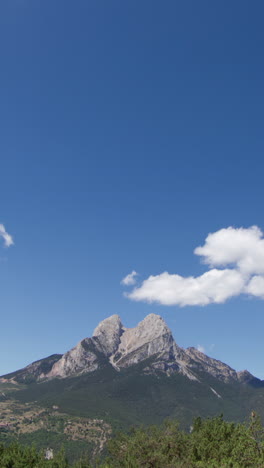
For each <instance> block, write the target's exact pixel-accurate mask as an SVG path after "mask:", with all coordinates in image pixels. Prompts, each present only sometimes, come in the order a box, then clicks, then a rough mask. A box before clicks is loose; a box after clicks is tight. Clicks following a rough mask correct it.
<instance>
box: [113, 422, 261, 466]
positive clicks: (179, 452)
mask: <svg viewBox="0 0 264 468" xmlns="http://www.w3.org/2000/svg"><path fill="white" fill-rule="evenodd" d="M263 441H264V437H263V428H262V426H261V423H260V419H259V418H258V417H257V416H255V418H254V419H252V420H251V423H250V425H246V424H241V423H239V424H235V423H230V422H227V421H224V420H223V417H222V416H219V417H215V418H212V419H206V420H202V419H201V418H197V419H196V420H195V421H194V425H193V430H192V432H191V433H190V434H187V433H184V432H182V431H180V430H179V427H178V424H176V423H174V422H167V423H166V424H164V425H163V426H161V427H155V426H154V427H151V428H148V429H142V428H141V429H136V430H133V431H131V432H130V434H128V435H126V434H120V435H119V436H118V437H117V438H116V439H114V440H112V441H110V442H109V452H110V458H109V460H108V465H106V466H108V467H109V468H121V467H124V468H143V467H146V468H152V467H153V468H174V467H175V468H176V467H178V468H199V467H200V468H203V467H208V468H231V467H232V468H250V467H251V468H261V467H262V468H263V467H264V447H263Z"/></svg>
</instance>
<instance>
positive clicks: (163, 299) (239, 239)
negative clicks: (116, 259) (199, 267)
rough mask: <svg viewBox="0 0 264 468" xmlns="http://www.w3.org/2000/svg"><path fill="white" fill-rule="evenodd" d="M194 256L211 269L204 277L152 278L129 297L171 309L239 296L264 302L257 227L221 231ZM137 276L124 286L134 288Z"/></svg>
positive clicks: (262, 240) (263, 241)
mask: <svg viewBox="0 0 264 468" xmlns="http://www.w3.org/2000/svg"><path fill="white" fill-rule="evenodd" d="M194 253H195V254H196V255H199V256H201V257H202V259H203V263H205V264H207V265H209V268H210V269H209V270H208V271H207V272H205V273H204V274H202V275H201V276H197V277H193V276H189V277H183V276H180V275H178V274H170V273H168V272H163V273H161V274H159V275H156V276H152V275H151V276H149V277H148V278H147V279H146V280H144V281H143V282H142V284H141V285H140V286H138V287H135V288H134V289H133V290H132V291H131V292H130V293H126V296H127V297H128V298H130V299H132V300H134V301H145V302H149V303H153V302H156V303H158V304H162V305H168V306H169V305H170V306H171V305H179V306H188V305H189V306H193V305H198V306H204V305H208V304H213V303H215V304H219V303H224V302H225V301H226V300H228V299H229V298H231V297H234V296H238V295H240V294H249V295H252V296H256V297H259V298H261V299H264V237H263V232H262V231H261V229H259V228H258V227H257V226H252V227H249V228H234V227H228V228H225V229H220V230H219V231H216V232H214V233H211V234H209V235H208V236H207V238H206V240H205V243H204V245H203V246H200V247H197V248H196V249H195V250H194ZM134 274H136V272H132V273H131V274H130V275H128V276H127V277H126V278H124V280H123V281H122V283H123V284H126V285H133V284H135V280H134Z"/></svg>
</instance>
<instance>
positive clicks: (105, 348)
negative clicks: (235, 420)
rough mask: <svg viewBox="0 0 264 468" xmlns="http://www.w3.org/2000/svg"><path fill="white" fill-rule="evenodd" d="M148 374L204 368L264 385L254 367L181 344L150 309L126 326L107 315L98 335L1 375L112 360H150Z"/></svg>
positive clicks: (60, 371) (51, 374)
mask: <svg viewBox="0 0 264 468" xmlns="http://www.w3.org/2000/svg"><path fill="white" fill-rule="evenodd" d="M148 358H152V363H151V364H149V363H147V364H146V366H145V367H144V366H143V369H142V372H143V373H146V374H154V375H155V374H156V373H160V372H161V373H164V374H165V375H167V376H170V375H172V374H174V373H179V374H182V375H185V376H186V377H187V378H188V379H189V380H196V381H198V382H199V381H200V377H199V375H198V373H199V372H204V373H206V374H209V375H211V376H213V377H215V378H216V379H218V380H221V381H223V382H226V383H230V382H238V383H241V384H249V385H252V386H256V387H257V386H262V384H263V382H262V381H261V380H260V379H258V378H257V377H255V376H253V375H252V374H251V373H250V372H249V371H247V370H243V371H236V370H234V369H233V368H231V367H230V366H229V365H227V364H225V363H223V362H222V361H220V360H217V359H214V358H211V357H209V356H207V355H206V354H205V353H202V352H201V351H199V350H197V349H196V348H194V347H189V348H187V349H184V348H181V347H180V346H178V345H177V343H176V341H175V340H174V338H173V335H172V332H171V330H170V329H169V327H168V326H167V324H166V322H165V321H164V319H163V318H162V317H161V316H160V315H157V314H154V313H151V314H149V315H147V316H146V317H145V318H144V319H143V320H142V321H141V322H139V323H138V325H137V326H135V327H133V328H126V327H124V325H123V324H122V321H121V319H120V317H119V316H118V315H116V314H114V315H111V316H110V317H107V318H106V319H104V320H102V321H101V322H100V323H99V324H98V326H97V327H96V328H95V330H94V332H93V335H92V337H90V338H84V339H83V340H81V341H80V342H79V343H77V345H76V346H74V347H73V348H72V349H70V350H69V351H67V352H66V353H64V354H63V355H61V354H54V355H51V356H49V357H47V358H44V359H40V360H38V361H35V362H33V363H31V364H29V365H28V366H26V367H24V368H23V369H19V370H18V371H15V372H12V373H9V374H5V375H3V376H1V377H0V381H1V382H3V381H8V382H14V383H16V382H18V383H30V382H31V381H36V382H41V381H45V380H50V379H54V378H67V377H75V376H78V375H83V374H86V373H90V372H94V371H96V370H99V369H100V368H102V367H103V366H104V365H106V363H108V364H110V365H111V366H112V367H113V368H114V369H115V370H116V371H117V372H120V370H122V369H124V368H128V367H130V366H133V365H136V364H139V363H144V361H147V360H148Z"/></svg>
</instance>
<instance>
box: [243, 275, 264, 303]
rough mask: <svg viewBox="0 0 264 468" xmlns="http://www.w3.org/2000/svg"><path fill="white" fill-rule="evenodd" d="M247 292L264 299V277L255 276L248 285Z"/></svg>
mask: <svg viewBox="0 0 264 468" xmlns="http://www.w3.org/2000/svg"><path fill="white" fill-rule="evenodd" d="M246 292H247V293H248V294H252V296H257V297H260V298H262V299H264V277H263V276H253V278H251V280H250V281H249V283H248V285H247V286H246Z"/></svg>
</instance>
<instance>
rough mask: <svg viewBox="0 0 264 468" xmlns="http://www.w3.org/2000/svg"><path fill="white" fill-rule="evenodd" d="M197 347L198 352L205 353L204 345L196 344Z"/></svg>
mask: <svg viewBox="0 0 264 468" xmlns="http://www.w3.org/2000/svg"><path fill="white" fill-rule="evenodd" d="M197 349H198V351H200V353H204V354H205V347H204V346H202V345H200V344H198V345H197Z"/></svg>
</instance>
